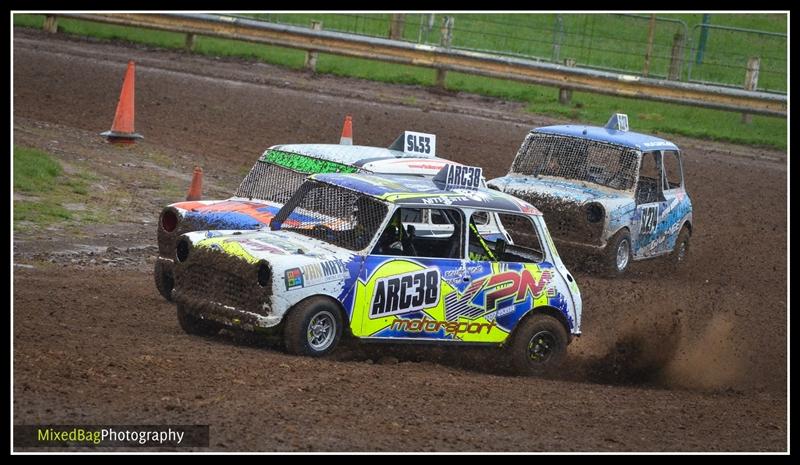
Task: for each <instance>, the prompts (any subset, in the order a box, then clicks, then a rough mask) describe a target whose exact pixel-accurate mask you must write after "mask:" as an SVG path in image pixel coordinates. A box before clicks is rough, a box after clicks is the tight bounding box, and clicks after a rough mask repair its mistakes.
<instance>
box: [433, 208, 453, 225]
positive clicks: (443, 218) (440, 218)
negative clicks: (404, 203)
mask: <svg viewBox="0 0 800 465" xmlns="http://www.w3.org/2000/svg"><path fill="white" fill-rule="evenodd" d="M430 214H431V223H433V224H450V221H448V220H447V215H445V214H444V212H443V211H442V210H439V209H436V208H434V209H431V210H430Z"/></svg>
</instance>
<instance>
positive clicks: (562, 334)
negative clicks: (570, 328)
mask: <svg viewBox="0 0 800 465" xmlns="http://www.w3.org/2000/svg"><path fill="white" fill-rule="evenodd" d="M512 337H513V339H512V341H511V344H510V345H509V346H508V351H509V352H510V357H511V367H512V368H513V370H514V372H515V373H517V374H520V375H542V374H548V373H552V372H553V371H554V370H555V369H557V368H558V367H559V365H560V364H561V362H562V361H563V360H564V356H565V355H566V354H567V345H568V344H569V335H568V334H567V330H566V329H565V328H564V325H563V324H561V322H560V321H558V320H557V319H555V318H553V317H552V316H550V315H544V314H541V313H540V314H536V315H533V316H530V317H528V318H526V319H525V321H523V322H522V324H521V326H520V327H518V328H517V329H516V331H515V332H514V335H513V336H512Z"/></svg>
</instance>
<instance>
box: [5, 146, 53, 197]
mask: <svg viewBox="0 0 800 465" xmlns="http://www.w3.org/2000/svg"><path fill="white" fill-rule="evenodd" d="M62 172H63V170H62V169H61V165H59V164H58V162H57V161H55V160H53V159H52V158H51V157H50V156H49V155H47V154H46V153H44V152H40V151H38V150H33V149H27V148H22V147H14V190H15V191H19V192H24V193H46V192H50V191H52V190H53V183H54V181H55V180H56V179H57V178H58V177H59V176H61V173H62Z"/></svg>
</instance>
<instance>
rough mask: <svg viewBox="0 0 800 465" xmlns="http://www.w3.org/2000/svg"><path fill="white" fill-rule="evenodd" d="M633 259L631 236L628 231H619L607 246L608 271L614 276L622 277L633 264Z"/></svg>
mask: <svg viewBox="0 0 800 465" xmlns="http://www.w3.org/2000/svg"><path fill="white" fill-rule="evenodd" d="M631 258H632V257H631V234H630V233H629V232H628V230H627V229H622V230H620V231H617V233H616V234H614V235H613V236H612V237H611V239H610V240H609V241H608V246H606V251H605V257H604V262H605V267H606V269H607V270H608V271H609V272H610V273H611V274H612V275H614V276H619V275H622V274H624V273H625V271H626V270H627V269H628V266H629V265H630V264H631Z"/></svg>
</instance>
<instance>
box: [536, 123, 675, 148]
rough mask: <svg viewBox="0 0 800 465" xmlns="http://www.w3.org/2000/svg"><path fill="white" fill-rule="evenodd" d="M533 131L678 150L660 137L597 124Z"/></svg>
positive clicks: (544, 128) (623, 144)
mask: <svg viewBox="0 0 800 465" xmlns="http://www.w3.org/2000/svg"><path fill="white" fill-rule="evenodd" d="M531 132H535V133H544V134H557V135H562V136H568V137H577V138H581V139H589V140H595V141H598V142H606V143H610V144H616V145H621V146H624V147H629V148H632V149H637V150H640V151H643V152H646V151H649V150H678V146H676V145H675V144H673V143H672V142H670V141H668V140H664V139H661V138H660V137H655V136H650V135H647V134H640V133H638V132H631V131H619V130H617V129H609V128H604V127H598V126H581V125H572V124H565V125H560V126H545V127H541V128H536V129H533V130H531Z"/></svg>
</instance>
